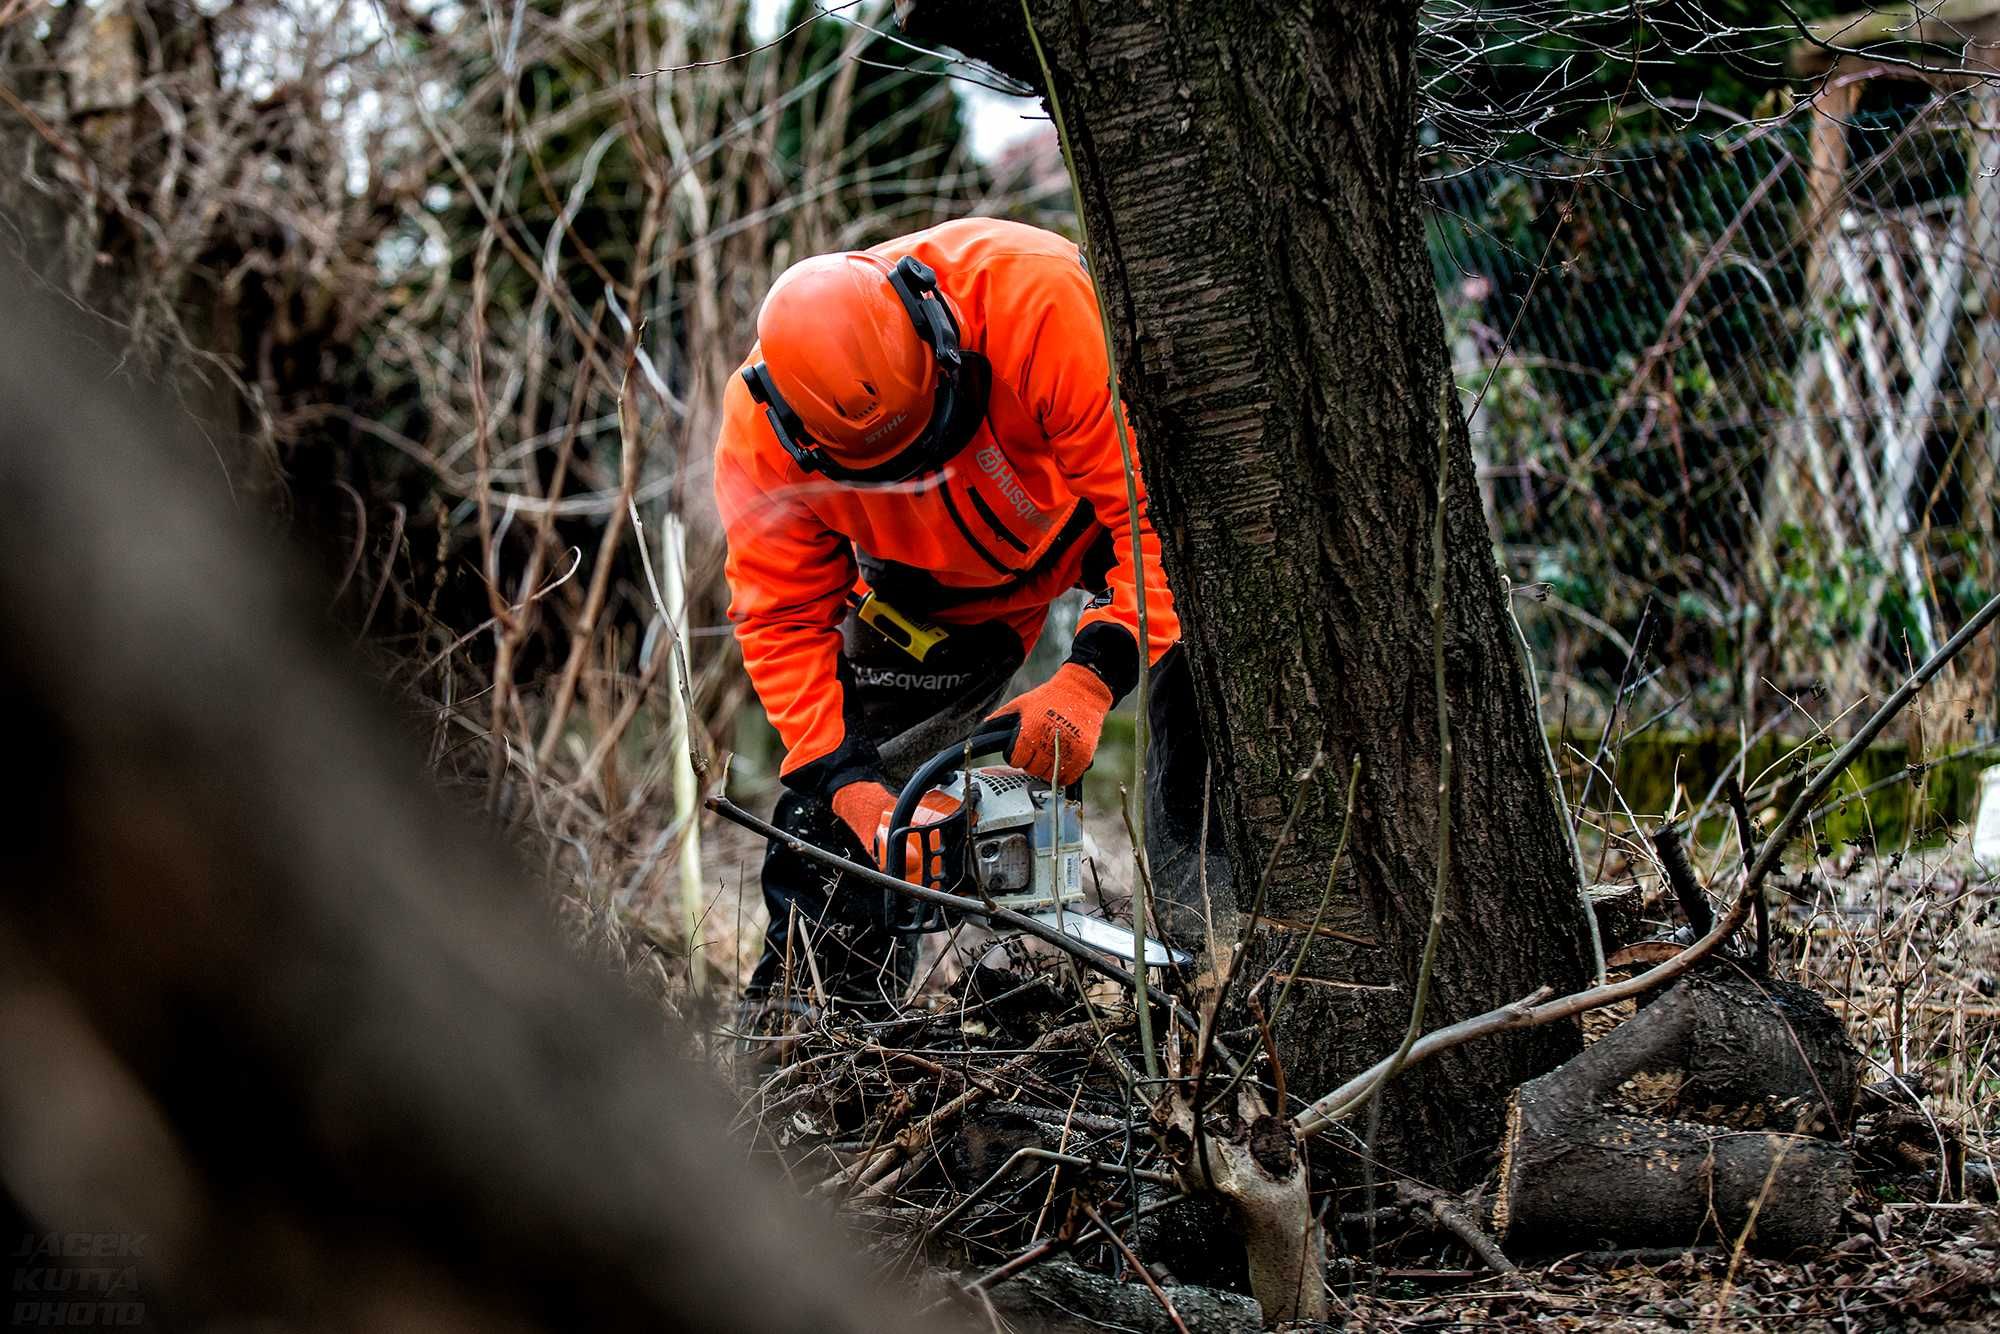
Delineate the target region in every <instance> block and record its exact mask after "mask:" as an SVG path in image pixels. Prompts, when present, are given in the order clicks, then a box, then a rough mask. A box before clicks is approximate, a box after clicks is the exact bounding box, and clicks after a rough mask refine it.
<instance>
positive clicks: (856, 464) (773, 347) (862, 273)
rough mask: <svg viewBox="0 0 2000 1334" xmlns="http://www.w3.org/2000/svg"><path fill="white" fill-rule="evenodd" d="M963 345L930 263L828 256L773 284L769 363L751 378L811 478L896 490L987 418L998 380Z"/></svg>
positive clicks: (782, 439)
mask: <svg viewBox="0 0 2000 1334" xmlns="http://www.w3.org/2000/svg"><path fill="white" fill-rule="evenodd" d="M958 339H959V334H958V323H957V321H956V320H955V319H954V318H953V316H952V311H951V308H950V306H949V305H947V304H946V303H945V300H944V298H943V296H942V295H940V294H939V292H938V290H937V275H936V274H935V273H933V272H932V271H931V270H930V269H929V267H927V266H926V265H924V264H923V263H922V262H921V261H919V260H917V259H916V258H914V257H910V256H905V257H904V258H903V259H900V260H898V261H896V263H895V264H894V265H891V264H890V263H889V262H888V261H887V260H885V259H881V258H879V257H878V256H875V255H870V254H867V253H864V252H859V251H856V252H850V253H846V254H836V255H820V256H818V257H816V258H813V259H808V260H803V261H801V262H800V263H798V264H795V265H793V266H792V267H791V268H790V269H787V270H786V271H785V273H784V275H783V276H782V277H780V278H779V279H778V281H777V282H776V283H774V284H773V285H772V287H771V291H770V294H769V295H768V296H766V297H765V298H764V307H763V309H762V310H761V311H759V312H758V315H757V341H758V344H759V346H760V347H761V349H762V351H763V353H764V358H765V359H764V360H762V361H759V362H758V363H757V364H756V365H754V366H749V367H746V368H745V369H744V371H743V380H744V383H745V384H747V385H748V386H749V389H750V396H751V397H752V398H753V399H755V400H756V401H757V402H758V403H760V404H762V405H763V407H764V416H765V418H766V420H768V421H769V422H770V424H771V430H772V432H773V433H774V434H775V435H776V436H777V438H778V443H779V444H781V445H783V446H784V448H785V451H786V452H787V453H789V454H790V455H791V456H792V458H793V459H794V460H796V461H797V462H798V464H799V466H800V467H801V468H803V469H805V470H806V471H807V472H816V473H821V474H823V475H825V476H827V477H829V478H831V479H833V480H835V481H841V482H857V483H869V482H898V481H902V480H904V479H905V478H908V477H911V476H914V475H915V474H917V473H919V472H922V471H924V470H925V469H927V468H933V467H937V466H939V465H941V464H942V463H944V462H945V461H946V460H947V459H949V458H950V457H951V456H952V455H953V454H955V453H957V452H958V450H959V449H961V448H963V447H964V445H965V442H966V441H967V440H968V439H970V438H971V435H972V432H973V430H974V429H975V428H976V427H977V425H978V422H979V419H980V418H982V417H984V416H985V412H986V390H987V388H988V386H989V385H990V372H989V371H987V369H986V364H985V359H984V358H982V357H979V356H978V355H977V354H975V353H970V352H966V351H964V350H963V349H961V348H960V347H959V341H958ZM968 372H969V373H968Z"/></svg>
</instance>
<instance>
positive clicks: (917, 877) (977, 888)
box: [874, 725, 1188, 966]
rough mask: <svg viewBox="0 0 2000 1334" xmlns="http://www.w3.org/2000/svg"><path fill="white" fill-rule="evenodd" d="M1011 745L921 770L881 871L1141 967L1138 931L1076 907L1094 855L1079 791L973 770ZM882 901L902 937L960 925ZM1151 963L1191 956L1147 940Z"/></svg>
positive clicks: (1008, 769) (955, 751)
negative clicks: (1022, 917) (1024, 919)
mask: <svg viewBox="0 0 2000 1334" xmlns="http://www.w3.org/2000/svg"><path fill="white" fill-rule="evenodd" d="M1012 740H1013V729H1012V726H1011V725H1009V726H1006V727H1004V728H997V729H993V730H988V731H984V732H981V733H979V734H978V735H976V736H974V737H972V738H971V739H970V740H969V741H967V742H965V743H964V744H961V745H956V746H952V747H950V748H949V749H946V750H942V751H939V752H938V753H937V754H936V755H935V756H933V757H932V758H931V759H930V760H929V761H928V762H926V763H925V764H924V765H922V766H921V767H919V768H918V770H917V771H916V773H914V774H912V775H911V777H910V781H909V782H908V783H906V784H904V786H903V791H902V793H901V794H900V795H899V796H898V797H897V799H896V805H895V808H894V809H893V810H892V811H890V813H889V814H887V815H885V816H883V817H882V824H881V826H880V828H879V829H878V830H877V837H876V843H875V848H874V852H875V855H876V857H877V860H878V862H879V863H880V864H881V866H882V868H883V869H884V870H885V871H887V872H888V873H889V874H890V875H893V876H895V877H896V878H897V879H898V880H907V881H908V882H909V883H911V884H913V885H921V886H924V887H926V888H929V889H937V890H943V891H945V892H947V893H952V894H958V895H961V896H963V897H967V898H975V899H978V900H980V902H981V903H983V904H986V905H987V906H990V907H995V908H1011V909H1014V910H1015V911H1017V912H1023V913H1027V914H1029V915H1030V916H1034V917H1038V918H1041V919H1043V920H1044V921H1046V922H1048V923H1049V924H1050V925H1053V926H1056V927H1057V929H1059V930H1061V931H1063V932H1064V933H1065V934H1067V935H1069V936H1071V937H1073V938H1074V939H1077V940H1080V941H1082V942H1083V943H1085V944H1087V945H1091V946H1093V947H1095V948H1097V949H1100V950H1103V951H1105V952H1106V953H1109V954H1115V955H1117V956H1119V957H1121V958H1125V959H1133V958H1135V957H1136V955H1137V949H1138V941H1137V938H1136V937H1135V936H1134V934H1133V933H1132V932H1131V931H1130V930H1129V929H1127V928H1126V927H1123V926H1120V925H1118V924H1117V923H1115V922H1108V921H1105V920H1104V919H1103V918H1098V917H1086V916H1084V915H1083V914H1082V913H1081V912H1079V911H1078V910H1077V909H1076V908H1073V907H1071V906H1070V905H1072V904H1081V902H1082V901H1083V858H1084V852H1085V849H1086V846H1087V845H1086V843H1085V839H1084V833H1083V820H1082V810H1083V805H1082V802H1081V801H1080V800H1079V798H1080V796H1081V791H1080V789H1078V788H1071V789H1069V790H1068V791H1067V792H1058V791H1057V790H1056V789H1055V788H1053V787H1051V786H1050V785H1049V784H1047V783H1045V782H1043V781H1042V780H1040V779H1039V778H1036V777H1034V776H1033V775H1032V774H1029V773H1027V772H1026V771H1025V770H1022V769H1017V768H1014V767H1012V766H1010V765H984V766H977V767H975V766H973V765H971V764H970V763H969V761H970V760H971V759H972V758H973V757H975V756H980V755H988V754H992V753H994V752H995V751H999V750H1004V749H1006V748H1007V747H1008V746H1009V745H1011V744H1012ZM883 893H884V895H885V896H886V897H887V898H888V899H889V900H890V901H889V902H888V903H887V904H886V905H885V908H886V911H887V913H888V920H889V922H890V923H891V925H892V927H893V928H894V929H895V930H897V931H899V932H902V933H904V934H918V933H922V932H927V931H943V930H946V929H947V928H949V927H950V926H951V925H952V922H953V918H952V916H951V915H948V913H947V911H946V909H945V908H944V907H943V906H941V905H938V904H931V903H925V902H922V901H921V900H917V899H913V898H909V897H906V896H903V895H899V894H896V893H895V892H894V891H892V890H884V891H883ZM966 915H967V916H974V914H966ZM1146 962H1147V963H1148V964H1150V965H1154V966H1159V965H1164V964H1169V963H1176V964H1178V963H1185V962H1188V956H1187V955H1185V954H1183V953H1181V952H1180V951H1177V950H1169V949H1168V948H1167V947H1166V946H1164V945H1162V944H1161V943H1160V942H1159V941H1156V940H1148V941H1147V942H1146Z"/></svg>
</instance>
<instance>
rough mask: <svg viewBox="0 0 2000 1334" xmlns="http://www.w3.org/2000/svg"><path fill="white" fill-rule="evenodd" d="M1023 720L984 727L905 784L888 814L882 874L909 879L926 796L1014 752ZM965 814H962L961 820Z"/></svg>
mask: <svg viewBox="0 0 2000 1334" xmlns="http://www.w3.org/2000/svg"><path fill="white" fill-rule="evenodd" d="M1020 726H1021V720H1020V719H1018V718H1003V719H1000V720H998V721H996V722H993V723H990V724H988V725H986V726H983V727H981V728H980V729H979V730H978V731H977V732H974V733H973V734H972V735H971V736H970V737H967V738H966V739H965V740H964V741H955V742H953V743H952V744H951V745H949V746H946V747H945V748H944V749H943V750H941V751H939V752H938V753H937V754H935V755H933V756H931V757H930V758H929V759H928V760H925V761H924V762H923V763H922V764H920V765H918V766H917V771H916V772H915V773H913V774H911V775H910V781H909V782H907V783H905V784H903V790H902V791H901V792H900V793H898V794H897V795H896V806H895V809H894V810H893V811H891V812H890V814H889V841H888V846H887V847H885V848H884V849H883V850H882V856H883V861H884V863H885V864H884V865H883V867H882V869H883V871H885V872H886V873H888V874H889V875H893V876H895V877H896V879H898V880H907V879H909V874H908V868H909V839H908V837H907V835H908V834H909V833H910V832H911V829H910V822H911V821H912V820H914V819H916V815H917V803H918V802H920V801H922V800H923V799H924V793H926V792H928V791H930V790H931V789H932V788H934V787H936V786H937V784H938V780H939V779H941V778H943V777H944V776H945V775H946V774H948V773H950V772H952V771H953V770H955V769H958V768H961V767H963V766H964V764H965V763H966V762H967V761H969V760H972V759H974V758H976V757H979V756H983V755H1004V754H1006V753H1007V752H1008V751H1009V750H1011V749H1013V746H1014V736H1015V734H1016V733H1017V732H1018V731H1019V730H1020ZM963 814H964V812H960V816H961V817H962V816H963Z"/></svg>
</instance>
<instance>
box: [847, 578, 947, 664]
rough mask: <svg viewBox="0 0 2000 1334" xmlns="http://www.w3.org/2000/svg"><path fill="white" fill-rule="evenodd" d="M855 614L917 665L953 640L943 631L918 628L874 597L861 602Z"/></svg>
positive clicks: (933, 626) (871, 594) (926, 626)
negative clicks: (933, 651)
mask: <svg viewBox="0 0 2000 1334" xmlns="http://www.w3.org/2000/svg"><path fill="white" fill-rule="evenodd" d="M854 614H855V615H856V616H857V617H859V618H860V619H861V623H862V624H863V625H866V626H868V627H869V628H870V629H872V630H874V631H875V633H877V634H879V635H881V636H882V638H884V639H886V640H888V641H889V642H890V643H891V644H894V645H895V646H896V647H897V648H899V649H901V650H903V652H905V653H907V654H909V655H910V656H911V657H912V658H915V659H916V660H917V661H918V662H922V661H923V660H924V659H925V658H927V657H929V656H930V652H931V650H932V649H934V648H936V647H937V646H938V645H939V644H942V643H944V641H945V640H946V639H948V638H950V633H949V632H948V631H945V630H940V629H939V628H938V627H936V626H935V625H919V624H918V623H917V622H915V621H913V620H911V619H910V618H909V617H907V616H905V615H903V613H902V612H900V611H897V610H896V609H895V608H894V607H892V606H890V605H889V604H888V603H886V602H884V601H883V600H882V599H881V598H879V597H877V596H876V595H875V594H873V593H870V594H869V595H868V596H867V597H864V598H862V599H861V605H860V606H859V607H856V608H855V609H854Z"/></svg>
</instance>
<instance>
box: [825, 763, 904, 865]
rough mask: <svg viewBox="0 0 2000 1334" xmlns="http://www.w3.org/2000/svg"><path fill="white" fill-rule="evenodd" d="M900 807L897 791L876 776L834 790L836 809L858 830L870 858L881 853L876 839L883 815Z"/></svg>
mask: <svg viewBox="0 0 2000 1334" xmlns="http://www.w3.org/2000/svg"><path fill="white" fill-rule="evenodd" d="M894 809H896V794H895V793H893V792H891V791H890V790H889V789H888V788H886V787H884V786H882V785H881V784H880V783H877V782H875V781H873V780H872V779H863V780H861V781H860V782H856V783H849V784H848V785H847V786H846V787H843V788H839V789H837V790H836V791H835V792H834V794H833V813H834V814H835V815H838V816H839V817H840V818H841V821H842V823H844V824H846V826H847V827H848V828H849V829H852V830H853V831H854V836H855V837H856V838H858V839H860V840H861V846H862V847H864V848H866V849H867V850H868V856H869V858H870V860H877V859H879V858H880V857H881V855H882V854H881V851H880V850H879V849H878V848H876V846H875V843H876V840H877V839H878V838H879V837H880V836H881V833H882V817H883V816H885V815H887V814H888V813H889V812H890V811H892V810H894Z"/></svg>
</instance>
